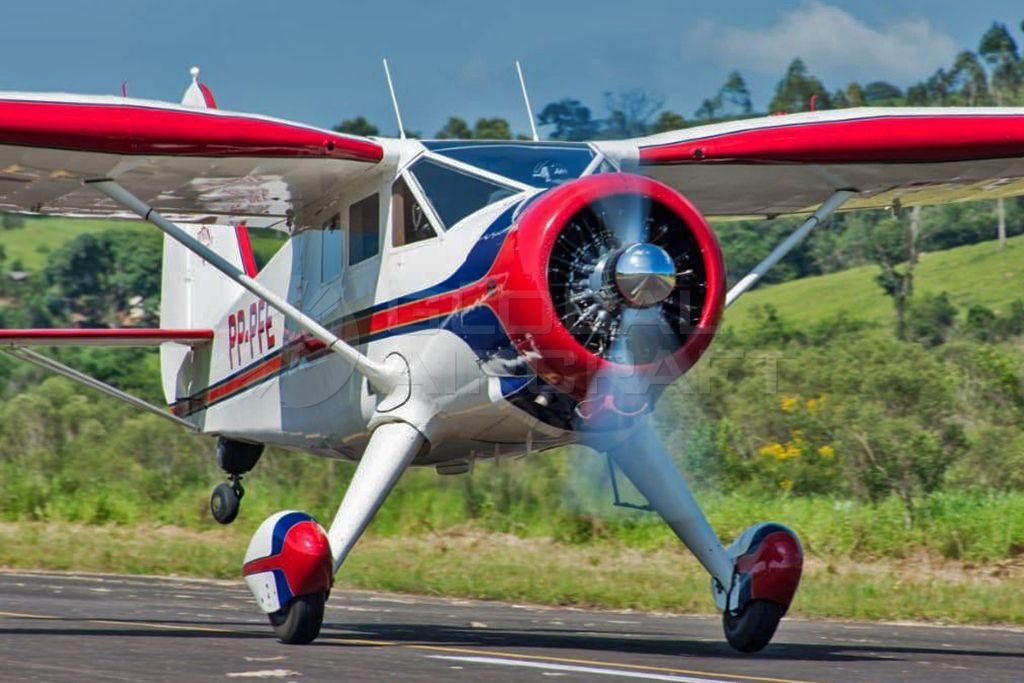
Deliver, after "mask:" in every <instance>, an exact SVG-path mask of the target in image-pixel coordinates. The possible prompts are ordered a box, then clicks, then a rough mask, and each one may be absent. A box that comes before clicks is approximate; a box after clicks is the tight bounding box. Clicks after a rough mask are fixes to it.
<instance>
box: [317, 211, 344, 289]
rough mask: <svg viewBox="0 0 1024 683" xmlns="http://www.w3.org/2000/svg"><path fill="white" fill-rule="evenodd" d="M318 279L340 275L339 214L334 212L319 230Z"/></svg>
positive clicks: (328, 279)
mask: <svg viewBox="0 0 1024 683" xmlns="http://www.w3.org/2000/svg"><path fill="white" fill-rule="evenodd" d="M320 235H321V240H320V281H321V282H328V281H330V280H333V279H334V278H336V277H338V276H339V275H341V235H342V232H341V214H334V216H333V217H331V220H329V221H328V222H327V223H325V224H324V227H323V230H322V231H321V232H320Z"/></svg>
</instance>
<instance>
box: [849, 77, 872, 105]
mask: <svg viewBox="0 0 1024 683" xmlns="http://www.w3.org/2000/svg"><path fill="white" fill-rule="evenodd" d="M846 101H847V103H848V106H851V107H863V106H864V105H865V104H866V103H867V99H866V98H865V97H864V88H862V87H861V85H860V83H856V82H855V83H851V84H850V85H848V86H846Z"/></svg>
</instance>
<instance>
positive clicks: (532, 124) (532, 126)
mask: <svg viewBox="0 0 1024 683" xmlns="http://www.w3.org/2000/svg"><path fill="white" fill-rule="evenodd" d="M516 73H518V74H519V87H520V88H522V89H523V102H525V103H526V115H527V116H529V117H530V132H531V133H533V141H534V142H538V141H539V140H540V137H539V136H538V135H537V123H536V122H535V121H534V120H533V107H531V106H530V95H529V94H528V93H527V92H526V79H525V78H524V77H523V67H521V66H519V60H518V59H517V60H516ZM395 106H398V105H395Z"/></svg>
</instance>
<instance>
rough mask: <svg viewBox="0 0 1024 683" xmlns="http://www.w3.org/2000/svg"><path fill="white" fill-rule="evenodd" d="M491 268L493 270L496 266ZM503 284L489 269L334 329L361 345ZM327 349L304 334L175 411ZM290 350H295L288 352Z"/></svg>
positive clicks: (461, 306) (475, 301)
mask: <svg viewBox="0 0 1024 683" xmlns="http://www.w3.org/2000/svg"><path fill="white" fill-rule="evenodd" d="M504 251H505V247H502V250H501V251H500V252H499V254H498V258H496V259H495V263H499V262H500V261H501V255H502V253H503V252H504ZM491 269H492V270H494V266H493V265H492V268H491ZM503 283H504V278H498V277H494V276H492V275H490V272H488V274H486V275H484V277H482V278H480V279H479V280H477V281H475V282H473V283H471V284H469V285H466V286H464V287H461V288H460V289H456V290H454V291H452V292H446V293H444V294H439V295H437V296H433V297H427V298H425V299H419V300H416V301H410V302H406V303H404V304H400V305H398V306H395V307H393V308H388V309H385V310H382V311H376V312H374V313H369V314H366V315H363V316H360V317H358V318H353V319H350V320H346V321H344V322H343V323H342V324H341V325H340V329H339V328H337V327H336V328H335V329H333V330H332V332H334V333H335V334H337V335H338V336H339V337H340V338H341V339H342V340H344V341H346V342H349V343H356V344H358V343H359V341H360V340H362V339H366V338H367V337H370V336H372V335H375V334H380V333H382V332H387V331H388V330H392V329H395V328H399V327H405V326H407V325H413V324H416V323H419V322H424V321H428V320H433V319H435V318H439V317H443V316H448V315H453V314H455V313H458V312H460V311H464V310H467V309H470V308H474V307H476V306H479V305H481V304H486V303H487V301H489V300H490V299H491V298H493V297H494V296H496V295H497V293H498V292H499V291H500V290H501V286H502V284H503ZM324 348H326V347H325V345H324V344H323V343H322V342H320V341H319V340H317V339H314V338H309V337H307V336H305V335H304V336H302V337H300V338H299V339H298V340H296V341H295V342H293V344H292V345H291V349H289V348H287V347H286V348H285V349H283V350H282V352H281V353H280V354H278V355H276V356H273V357H271V358H268V359H266V360H264V361H259V362H257V363H256V364H255V365H253V366H252V367H250V368H248V369H246V370H245V371H244V372H243V373H242V374H239V375H237V376H235V377H233V378H231V379H230V380H228V381H226V382H223V383H221V384H217V385H214V386H213V387H211V388H209V389H207V390H206V391H205V393H200V394H198V395H193V396H192V397H190V398H187V399H182V400H180V401H178V402H176V403H175V404H174V405H173V406H172V410H173V412H174V413H175V414H182V413H185V414H188V413H192V412H197V411H198V410H202V409H205V408H207V407H209V405H210V404H212V403H216V402H218V401H222V400H224V399H227V398H230V397H231V396H233V395H235V394H239V393H241V392H243V391H245V390H246V389H248V388H250V387H251V386H253V385H255V384H257V383H258V382H260V381H262V380H265V379H267V378H268V377H270V376H271V375H273V374H276V373H278V372H280V371H282V370H284V369H286V368H287V366H288V365H290V364H291V363H290V362H286V361H285V356H286V355H287V357H288V359H289V360H297V359H299V358H304V357H306V356H308V355H310V354H312V353H316V352H319V351H322V350H323V349H324ZM290 350H291V351H292V353H290V352H289V351H290ZM294 351H297V353H294ZM196 404H199V405H198V407H196V408H195V409H191V408H192V407H193V406H195V405H196Z"/></svg>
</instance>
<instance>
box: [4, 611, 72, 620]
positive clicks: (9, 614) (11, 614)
mask: <svg viewBox="0 0 1024 683" xmlns="http://www.w3.org/2000/svg"><path fill="white" fill-rule="evenodd" d="M0 617H11V618H12V619H63V617H51V616H49V615H46V614H22V613H21V612H0Z"/></svg>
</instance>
